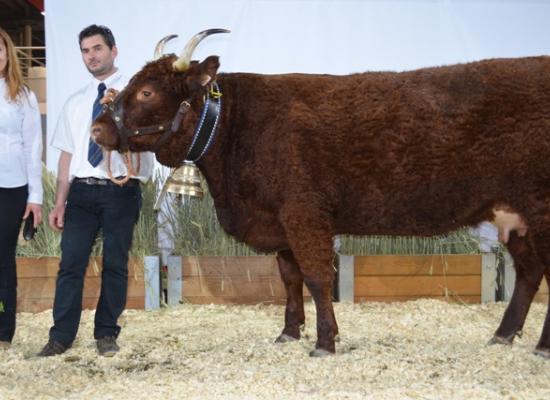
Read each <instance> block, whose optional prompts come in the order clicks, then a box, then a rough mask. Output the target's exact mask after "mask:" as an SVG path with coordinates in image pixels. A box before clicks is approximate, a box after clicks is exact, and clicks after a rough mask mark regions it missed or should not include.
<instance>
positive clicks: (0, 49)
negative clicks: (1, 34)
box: [0, 39, 8, 76]
mask: <svg viewBox="0 0 550 400" xmlns="http://www.w3.org/2000/svg"><path fill="white" fill-rule="evenodd" d="M7 50H8V49H6V44H5V43H4V40H3V39H0V76H4V75H5V74H6V73H7V72H8V71H6V66H7V65H8V52H7Z"/></svg>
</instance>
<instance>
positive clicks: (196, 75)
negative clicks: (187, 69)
mask: <svg viewBox="0 0 550 400" xmlns="http://www.w3.org/2000/svg"><path fill="white" fill-rule="evenodd" d="M219 67H220V62H219V59H218V57H217V56H210V57H208V58H206V59H205V60H204V61H203V62H201V63H200V64H198V65H196V66H195V65H192V69H193V70H194V71H193V72H192V73H191V74H190V75H189V76H188V77H187V85H188V86H189V89H191V91H194V90H198V89H199V88H203V87H204V86H206V85H208V84H209V83H210V82H212V81H213V80H214V79H216V73H217V72H218V68H219Z"/></svg>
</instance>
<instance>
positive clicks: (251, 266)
mask: <svg viewBox="0 0 550 400" xmlns="http://www.w3.org/2000/svg"><path fill="white" fill-rule="evenodd" d="M167 289H168V290H167V291H168V304H170V305H172V304H178V303H181V302H186V303H193V304H258V303H273V304H285V303H286V292H285V288H284V285H283V282H282V281H281V278H280V275H279V267H278V265H277V260H276V258H275V256H246V257H222V256H220V257H208V256H201V257H179V256H173V257H169V265H168V288H167ZM304 296H306V297H310V296H309V292H308V291H307V289H304Z"/></svg>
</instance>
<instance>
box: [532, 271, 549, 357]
mask: <svg viewBox="0 0 550 400" xmlns="http://www.w3.org/2000/svg"><path fill="white" fill-rule="evenodd" d="M544 276H545V277H546V283H547V285H548V287H550V267H547V268H546V270H545V271H544ZM535 354H537V355H539V356H542V357H544V358H550V296H548V309H547V311H546V318H545V320H544V326H543V328H542V334H541V335H540V340H539V343H538V344H537V347H536V349H535Z"/></svg>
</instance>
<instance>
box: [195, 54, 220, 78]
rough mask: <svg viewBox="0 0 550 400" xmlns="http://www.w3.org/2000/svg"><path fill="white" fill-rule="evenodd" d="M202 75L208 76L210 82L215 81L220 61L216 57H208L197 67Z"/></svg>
mask: <svg viewBox="0 0 550 400" xmlns="http://www.w3.org/2000/svg"><path fill="white" fill-rule="evenodd" d="M199 67H200V71H201V73H202V74H206V75H209V76H210V78H211V79H212V80H214V79H216V74H217V73H218V68H220V59H219V57H218V56H209V57H207V58H206V59H205V60H204V61H203V62H201V63H200V65H199Z"/></svg>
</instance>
